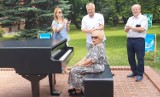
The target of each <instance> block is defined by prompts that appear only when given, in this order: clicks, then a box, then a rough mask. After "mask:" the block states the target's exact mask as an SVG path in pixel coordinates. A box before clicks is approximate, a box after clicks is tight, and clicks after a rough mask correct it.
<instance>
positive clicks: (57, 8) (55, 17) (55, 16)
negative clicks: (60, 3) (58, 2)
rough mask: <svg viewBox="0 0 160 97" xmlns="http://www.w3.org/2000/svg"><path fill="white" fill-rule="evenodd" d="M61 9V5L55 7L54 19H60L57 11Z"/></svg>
mask: <svg viewBox="0 0 160 97" xmlns="http://www.w3.org/2000/svg"><path fill="white" fill-rule="evenodd" d="M59 10H61V11H62V9H61V8H59V7H56V8H55V9H54V20H55V21H56V22H57V21H58V17H57V15H56V14H57V12H58V11H59Z"/></svg>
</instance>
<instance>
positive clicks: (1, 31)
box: [0, 28, 4, 38]
mask: <svg viewBox="0 0 160 97" xmlns="http://www.w3.org/2000/svg"><path fill="white" fill-rule="evenodd" d="M3 34H4V29H3V28H0V38H2V37H3Z"/></svg>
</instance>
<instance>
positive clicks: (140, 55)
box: [127, 38, 145, 76]
mask: <svg viewBox="0 0 160 97" xmlns="http://www.w3.org/2000/svg"><path fill="white" fill-rule="evenodd" d="M127 53H128V61H129V64H130V66H131V70H132V72H133V73H134V74H136V75H140V76H143V73H144V55H145V39H144V38H127ZM135 56H136V57H137V62H138V64H137V63H136V58H135Z"/></svg>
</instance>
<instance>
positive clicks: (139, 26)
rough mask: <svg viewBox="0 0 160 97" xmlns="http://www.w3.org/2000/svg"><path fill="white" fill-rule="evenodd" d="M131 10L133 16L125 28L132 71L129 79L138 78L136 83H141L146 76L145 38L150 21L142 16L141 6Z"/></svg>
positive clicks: (137, 5)
mask: <svg viewBox="0 0 160 97" xmlns="http://www.w3.org/2000/svg"><path fill="white" fill-rule="evenodd" d="M131 10H132V14H133V16H132V17H130V18H129V19H128V21H127V23H126V26H125V28H124V31H125V32H126V33H127V53H128V61H129V64H130V66H131V70H132V73H131V74H129V75H127V77H136V81H141V80H142V79H143V74H144V55H145V37H146V31H147V30H148V19H147V17H146V16H143V15H142V14H141V6H140V5H139V4H134V5H133V6H132V7H131ZM135 56H136V57H137V62H136V59H135Z"/></svg>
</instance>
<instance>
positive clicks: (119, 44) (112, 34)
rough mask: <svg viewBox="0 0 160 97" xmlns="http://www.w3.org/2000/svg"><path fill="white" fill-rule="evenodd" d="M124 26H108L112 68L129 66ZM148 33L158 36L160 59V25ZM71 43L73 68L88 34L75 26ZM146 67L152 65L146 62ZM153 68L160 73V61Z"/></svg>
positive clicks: (71, 34)
mask: <svg viewBox="0 0 160 97" xmlns="http://www.w3.org/2000/svg"><path fill="white" fill-rule="evenodd" d="M123 29H124V25H123V24H121V25H120V24H119V25H118V26H117V27H111V26H106V27H105V35H106V38H107V40H106V52H107V57H108V61H109V64H110V65H112V66H128V65H129V64H128V60H127V52H126V33H125V32H124V31H123ZM148 33H154V34H156V36H157V50H156V54H157V57H159V58H160V44H159V42H160V24H154V25H153V26H152V28H149V30H148ZM69 35H70V38H71V39H70V41H69V46H71V47H74V56H73V57H72V59H71V61H70V62H69V64H68V65H69V66H73V65H74V64H75V63H76V62H78V61H79V60H81V59H82V58H83V57H84V56H85V55H86V54H87V50H86V47H85V45H86V42H85V41H86V40H85V39H86V34H85V33H82V32H81V30H77V29H76V28H75V27H74V26H73V25H71V29H70V32H69ZM12 37H13V35H6V36H5V37H4V38H1V39H0V40H5V39H10V38H12ZM152 54H153V53H149V54H148V53H147V54H146V57H149V58H151V55H152ZM145 65H150V63H148V62H145ZM152 67H154V68H156V69H159V71H160V60H159V61H156V62H155V63H154V64H152Z"/></svg>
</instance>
